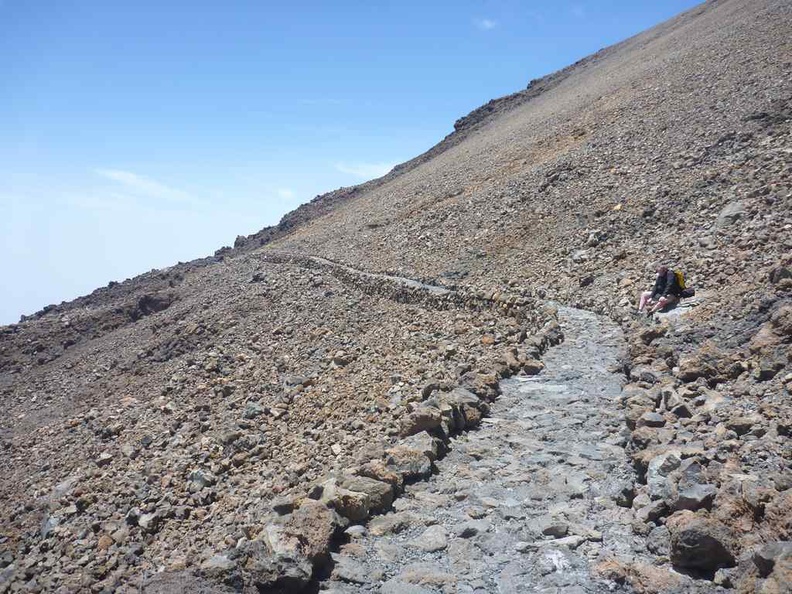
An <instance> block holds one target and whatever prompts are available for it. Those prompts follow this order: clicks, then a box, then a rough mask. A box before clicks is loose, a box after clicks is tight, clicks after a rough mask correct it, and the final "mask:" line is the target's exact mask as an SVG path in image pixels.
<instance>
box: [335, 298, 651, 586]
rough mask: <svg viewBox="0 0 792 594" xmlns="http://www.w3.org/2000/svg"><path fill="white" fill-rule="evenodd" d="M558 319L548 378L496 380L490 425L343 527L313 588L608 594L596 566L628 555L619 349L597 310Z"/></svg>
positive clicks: (569, 312) (631, 542)
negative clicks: (381, 510)
mask: <svg viewBox="0 0 792 594" xmlns="http://www.w3.org/2000/svg"><path fill="white" fill-rule="evenodd" d="M559 320H560V322H561V325H562V327H563V329H564V333H565V335H566V340H565V341H564V342H563V343H562V344H561V345H559V346H556V347H554V348H552V349H550V350H549V351H548V352H547V353H546V354H545V356H544V362H545V364H546V368H545V370H544V371H543V372H542V373H541V374H540V375H538V376H530V377H515V378H512V379H509V380H504V381H503V382H502V389H503V395H502V396H501V397H500V398H499V399H498V400H497V401H496V402H495V403H494V404H493V406H492V411H491V415H490V417H489V418H487V419H485V420H484V423H483V425H482V426H481V428H479V429H478V430H475V431H469V432H467V433H464V434H462V435H460V436H458V437H456V438H454V439H453V440H452V442H451V444H450V451H449V453H448V454H447V455H446V456H445V457H444V458H443V459H442V460H440V461H438V462H437V467H438V473H437V474H435V475H433V476H432V477H431V478H430V479H429V480H428V481H426V482H420V483H417V484H414V485H411V486H409V487H408V488H407V489H406V492H405V493H404V494H403V495H402V496H401V497H400V498H399V499H397V500H396V501H395V503H394V506H393V507H394V509H393V511H391V512H390V513H387V514H385V515H382V516H376V517H374V518H372V519H371V520H370V521H369V522H368V524H367V525H366V526H354V527H352V528H350V529H349V530H348V531H347V532H348V534H349V536H350V542H349V543H348V544H346V545H344V546H342V547H341V549H340V551H339V552H338V553H335V554H334V555H333V558H334V562H335V566H334V570H333V575H332V579H331V580H329V581H326V582H325V583H324V584H323V585H322V588H323V590H325V591H330V592H337V593H343V592H367V591H370V592H383V594H389V593H390V594H396V593H400V594H424V593H429V592H460V593H467V592H471V593H472V592H479V593H484V592H504V593H510V592H514V593H516V592H559V593H560V592H565V593H570V592H600V591H602V592H607V591H612V590H611V589H610V588H609V587H608V583H607V582H605V581H604V580H598V579H597V578H596V577H595V576H594V575H593V573H592V566H593V565H594V564H596V563H597V561H598V560H604V559H606V558H607V557H608V556H609V555H612V554H613V555H627V556H630V555H633V554H635V552H636V551H634V550H633V548H634V547H635V546H638V545H637V544H636V541H635V537H633V535H632V531H631V528H630V523H631V520H632V514H631V512H630V510H629V509H628V508H625V507H618V506H617V505H616V503H615V502H614V499H618V496H619V493H620V492H621V491H622V490H624V489H625V488H629V487H631V485H632V483H633V471H632V469H631V467H630V466H629V464H628V461H627V456H626V455H625V453H624V450H623V447H622V445H623V444H624V438H623V437H622V436H621V430H622V427H623V422H622V417H621V413H620V410H619V405H618V402H617V399H618V396H619V394H620V392H621V383H622V380H621V377H620V376H618V375H616V374H614V373H612V372H611V371H609V369H610V368H612V367H613V366H614V365H615V364H616V363H617V362H618V359H619V357H620V354H621V353H622V350H623V348H624V342H623V339H622V336H621V332H620V330H619V329H618V328H617V327H616V325H615V324H613V323H612V322H610V321H607V320H605V319H604V318H602V317H600V316H597V315H595V314H593V313H590V312H586V311H582V310H578V309H572V308H566V307H562V308H559ZM610 585H611V586H612V583H611V584H610Z"/></svg>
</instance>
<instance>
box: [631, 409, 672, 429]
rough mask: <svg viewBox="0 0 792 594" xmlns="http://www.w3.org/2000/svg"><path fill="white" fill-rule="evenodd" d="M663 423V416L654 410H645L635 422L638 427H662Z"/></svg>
mask: <svg viewBox="0 0 792 594" xmlns="http://www.w3.org/2000/svg"><path fill="white" fill-rule="evenodd" d="M663 425H665V418H664V417H663V415H661V414H660V413H656V412H645V413H644V414H642V415H641V418H640V419H638V422H637V423H636V426H638V427H641V426H645V427H662V426H663Z"/></svg>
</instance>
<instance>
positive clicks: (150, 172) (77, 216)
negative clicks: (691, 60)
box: [0, 0, 697, 324]
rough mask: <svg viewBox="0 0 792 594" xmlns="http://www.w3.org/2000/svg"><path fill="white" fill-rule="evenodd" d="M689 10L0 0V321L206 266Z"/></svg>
mask: <svg viewBox="0 0 792 594" xmlns="http://www.w3.org/2000/svg"><path fill="white" fill-rule="evenodd" d="M695 4H697V2H695V1H691V0H664V1H663V2H635V1H634V0H632V1H627V0H611V1H593V0H590V1H566V0H557V1H556V2H552V3H548V2H525V1H523V2H517V1H513V0H503V1H500V0H487V1H466V0H460V1H455V2H426V1H423V2H414V1H412V0H403V1H401V2H398V3H392V2H362V1H361V2H343V1H337V2H300V1H295V2H268V1H257V2H256V1H250V2H246V1H241V0H239V1H232V0H230V1H228V2H203V1H201V0H197V1H192V2H176V1H170V2H168V1H163V0H160V1H157V2H149V1H147V0H136V1H134V2H123V1H120V0H113V1H111V2H107V1H105V0H97V1H93V0H83V1H69V0H60V1H50V2H47V1H40V2H28V1H26V0H0V81H2V82H1V83H0V84H2V89H1V92H0V130H2V133H1V134H0V241H1V242H2V245H0V249H2V250H3V254H4V257H3V258H2V259H1V260H0V262H1V264H0V278H2V279H3V286H2V291H1V292H0V324H1V323H11V322H15V321H17V320H18V318H19V315H20V314H23V313H24V314H29V313H32V312H34V311H36V310H38V309H40V308H41V307H43V306H44V305H47V304H49V303H59V302H60V301H62V300H68V299H72V298H74V297H77V296H79V295H82V294H86V293H88V292H90V291H91V290H93V289H94V288H96V287H98V286H102V285H105V284H107V282H109V281H111V280H123V279H125V278H128V277H131V276H134V275H135V274H138V273H141V272H145V271H147V270H150V269H152V268H160V267H164V266H168V265H170V264H173V263H175V262H177V261H186V260H190V259H193V258H197V257H202V256H205V255H209V254H211V253H212V252H214V250H215V249H217V248H219V247H221V246H223V245H229V244H232V243H233V241H234V238H235V237H236V235H238V234H249V233H252V232H254V231H257V230H258V229H260V228H262V227H264V226H266V225H270V224H273V223H276V222H277V221H278V220H279V218H280V217H281V216H282V215H283V214H284V213H285V212H287V211H289V210H292V209H293V208H295V207H296V206H298V205H299V204H300V203H302V202H305V201H307V200H310V199H311V198H313V197H314V196H315V195H317V194H320V193H322V192H325V191H329V190H332V189H335V188H337V187H340V186H349V185H354V184H356V183H360V182H362V181H365V180H366V179H370V178H372V177H377V176H379V175H381V174H383V173H385V172H386V171H387V170H388V169H389V168H390V167H392V166H393V165H394V164H396V163H399V162H402V161H405V160H407V159H409V158H411V157H413V156H415V155H417V154H418V153H420V152H422V151H424V150H426V149H428V148H429V147H431V146H432V145H433V144H435V143H436V142H438V141H439V140H440V139H441V138H442V137H443V136H445V135H446V134H448V133H449V132H450V131H451V130H452V126H453V122H454V121H455V120H456V119H457V118H458V117H460V116H462V115H464V114H466V113H467V112H469V111H470V110H471V109H473V108H475V107H477V106H478V105H480V104H482V103H485V102H486V101H488V100H489V99H492V98H494V97H497V96H501V95H504V94H507V93H511V92H514V91H516V90H518V89H521V88H523V87H525V85H526V84H527V83H528V81H529V80H531V79H532V78H536V77H538V76H541V75H544V74H547V73H549V72H552V71H554V70H557V69H558V68H561V67H563V66H566V65H567V64H570V63H571V62H574V61H575V60H577V59H579V58H582V57H584V56H586V55H588V54H590V53H592V52H594V51H596V50H597V49H600V48H602V47H605V46H607V45H610V44H612V43H615V42H617V41H620V40H621V39H624V38H626V37H628V36H630V35H632V34H635V33H637V32H639V31H641V30H643V29H646V28H648V27H650V26H651V25H653V24H655V23H658V22H660V21H662V20H665V19H666V18H669V17H670V16H673V15H674V14H677V13H679V12H681V11H683V10H685V9H687V8H690V7H692V6H694V5H695Z"/></svg>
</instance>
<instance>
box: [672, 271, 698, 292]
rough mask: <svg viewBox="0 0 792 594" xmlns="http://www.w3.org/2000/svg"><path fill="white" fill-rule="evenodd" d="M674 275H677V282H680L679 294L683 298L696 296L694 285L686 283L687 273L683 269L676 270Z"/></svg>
mask: <svg viewBox="0 0 792 594" xmlns="http://www.w3.org/2000/svg"><path fill="white" fill-rule="evenodd" d="M674 276H675V277H676V280H677V284H679V289H680V292H679V296H680V297H681V298H682V299H688V298H690V297H694V296H695V295H696V289H694V288H693V287H688V286H687V284H686V283H685V273H684V272H682V271H681V270H674Z"/></svg>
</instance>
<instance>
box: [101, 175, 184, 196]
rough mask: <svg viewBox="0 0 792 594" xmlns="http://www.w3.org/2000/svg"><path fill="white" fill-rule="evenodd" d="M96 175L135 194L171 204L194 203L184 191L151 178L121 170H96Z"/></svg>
mask: <svg viewBox="0 0 792 594" xmlns="http://www.w3.org/2000/svg"><path fill="white" fill-rule="evenodd" d="M94 173H96V174H97V175H100V176H102V177H104V178H105V179H109V180H111V181H114V182H116V183H119V184H121V185H122V186H124V187H125V188H126V189H127V190H129V191H132V192H134V193H135V194H142V195H143V196H146V197H149V198H159V199H160V200H167V201H169V202H181V203H185V202H194V200H193V198H192V196H190V195H189V194H188V193H187V192H184V191H183V190H179V189H177V188H172V187H171V186H168V185H165V184H163V183H160V182H158V181H156V180H153V179H151V178H149V177H145V176H143V175H138V174H137V173H132V172H130V171H122V170H121V169H95V170H94Z"/></svg>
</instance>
